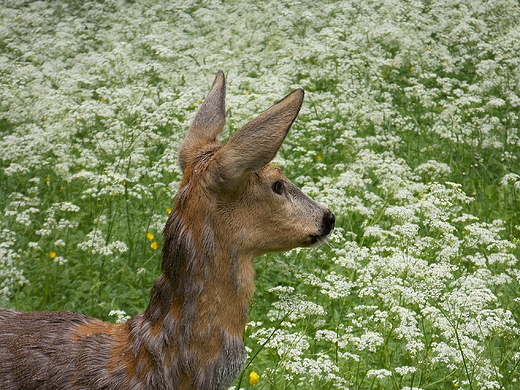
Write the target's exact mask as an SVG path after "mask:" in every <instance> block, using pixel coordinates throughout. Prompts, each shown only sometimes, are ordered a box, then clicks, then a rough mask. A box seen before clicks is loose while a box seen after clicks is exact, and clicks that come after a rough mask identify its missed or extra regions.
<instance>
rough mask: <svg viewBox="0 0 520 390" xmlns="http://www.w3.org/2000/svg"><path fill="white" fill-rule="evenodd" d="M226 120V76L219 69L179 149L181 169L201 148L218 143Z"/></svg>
mask: <svg viewBox="0 0 520 390" xmlns="http://www.w3.org/2000/svg"><path fill="white" fill-rule="evenodd" d="M225 121H226V78H225V76H224V72H222V71H221V70H220V71H219V72H218V73H217V75H216V76H215V81H213V85H212V86H211V90H210V91H209V93H208V96H206V100H204V102H203V103H202V104H201V106H200V108H199V110H198V111H197V114H196V115H195V119H194V120H193V122H192V124H191V127H190V129H189V130H188V133H187V134H186V138H185V139H184V142H183V143H182V146H181V149H180V151H179V163H180V165H181V168H182V170H183V171H184V169H185V168H186V166H187V165H188V162H189V161H190V160H191V159H193V158H194V157H195V156H196V155H197V154H198V152H199V151H200V149H201V148H204V147H205V146H207V145H210V144H214V143H219V141H218V137H219V135H220V134H221V133H222V130H223V129H224V124H225Z"/></svg>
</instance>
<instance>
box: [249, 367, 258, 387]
mask: <svg viewBox="0 0 520 390" xmlns="http://www.w3.org/2000/svg"><path fill="white" fill-rule="evenodd" d="M259 380H260V375H258V374H257V373H256V372H255V371H251V374H249V384H250V385H251V386H256V385H257V384H258V381H259Z"/></svg>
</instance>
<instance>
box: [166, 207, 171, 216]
mask: <svg viewBox="0 0 520 390" xmlns="http://www.w3.org/2000/svg"><path fill="white" fill-rule="evenodd" d="M166 213H167V214H168V215H170V214H171V213H172V208H171V207H166Z"/></svg>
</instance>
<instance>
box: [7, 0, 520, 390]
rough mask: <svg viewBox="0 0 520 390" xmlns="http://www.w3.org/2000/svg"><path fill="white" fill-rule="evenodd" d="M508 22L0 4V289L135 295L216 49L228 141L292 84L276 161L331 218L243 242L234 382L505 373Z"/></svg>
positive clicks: (509, 207) (71, 299)
mask: <svg viewBox="0 0 520 390" xmlns="http://www.w3.org/2000/svg"><path fill="white" fill-rule="evenodd" d="M519 22H520V4H519V3H518V1H514V0H453V1H446V0H409V1H408V0H388V1H376V0H363V1H360V0H344V1H328V0H325V1H314V0H301V1H297V0H294V1H292V0H278V1H273V0H260V1H253V0H247V1H244V0H221V1H216V0H215V1H211V0H208V1H201V0H176V1H166V0H134V1H131V0H127V1H124V0H104V1H102V0H99V1H92V2H89V1H80V0H69V1H65V0H56V1H52V2H51V1H48V2H46V1H29V0H4V1H2V3H1V5H0V209H1V212H0V306H3V307H10V308H16V309H19V310H70V311H76V312H81V313H84V314H87V315H91V316H96V317H98V318H101V319H104V320H108V321H116V320H119V321H121V320H124V318H125V317H126V316H130V315H133V314H135V313H138V312H140V311H142V310H144V308H145V307H146V305H147V302H148V296H149V290H150V288H151V286H152V284H153V281H154V280H155V278H156V277H157V276H158V275H159V272H160V258H161V255H160V251H161V245H162V242H161V240H162V236H161V231H162V228H163V226H164V223H165V221H166V219H167V217H168V212H169V211H170V210H171V209H170V208H171V207H172V201H171V199H172V197H173V196H174V194H175V192H176V188H177V186H178V184H179V181H180V178H181V171H180V168H179V167H178V165H177V151H178V148H179V144H180V142H181V141H182V139H183V137H184V134H185V132H186V130H187V128H188V126H189V124H190V121H191V119H192V118H193V116H194V113H195V111H196V110H197V108H198V106H199V105H200V103H201V100H203V99H204V96H205V94H206V93H207V92H208V90H209V87H210V85H211V82H212V80H213V77H214V75H215V74H216V72H217V71H218V70H219V69H222V70H223V71H224V72H225V73H226V75H227V79H228V94H227V118H228V119H227V123H226V129H225V134H224V138H227V137H228V136H229V135H230V134H231V133H233V132H234V131H235V130H236V129H237V128H239V127H240V126H241V125H242V124H244V123H246V122H247V121H248V120H250V119H251V118H253V117H254V116H255V115H257V114H259V113H260V112H262V111H263V110H265V109H266V108H268V107H269V106H270V105H272V104H273V103H274V102H276V101H277V100H279V99H280V98H282V97H283V96H285V94H287V93H289V92H290V91H291V90H293V89H295V88H298V87H302V88H304V89H305V91H306V98H305V101H304V105H303V108H302V110H301V112H300V115H299V117H298V119H297V120H296V122H295V124H294V125H293V127H292V130H291V132H290V133H289V136H288V137H287V139H286V141H285V143H284V146H283V147H282V150H281V151H280V154H279V156H278V157H277V158H276V160H275V164H277V165H279V166H281V167H283V169H284V172H285V174H286V175H287V176H288V177H289V178H290V179H291V180H292V181H294V182H295V183H296V184H297V185H298V186H300V187H301V188H302V189H303V190H304V191H305V192H307V193H308V194H309V195H311V196H312V197H314V198H315V199H317V200H319V201H320V202H321V203H323V204H325V205H327V207H329V208H330V209H331V210H332V211H333V212H334V213H335V214H336V217H337V228H336V229H335V230H334V232H333V235H332V236H331V238H330V239H329V242H328V244H325V245H322V246H321V247H319V248H311V249H295V250H292V251H290V252H287V253H282V254H272V255H267V256H263V257H261V258H259V259H257V260H256V264H255V267H256V272H257V291H256V293H255V297H254V300H253V302H252V307H251V311H250V319H251V322H250V324H249V325H248V327H247V329H246V340H245V341H246V345H247V347H248V353H249V359H248V363H247V366H246V368H245V369H244V372H243V374H242V376H241V378H239V379H238V380H237V382H236V383H235V385H234V387H233V388H235V389H248V388H253V385H255V386H256V388H258V389H392V390H393V389H395V390H412V389H414V390H418V389H425V390H426V389H434V390H435V389H518V388H520V297H519V296H520V285H519V279H520V264H519V260H518V259H519V255H520V251H519V239H520V161H519V157H520V24H519ZM250 383H251V384H250Z"/></svg>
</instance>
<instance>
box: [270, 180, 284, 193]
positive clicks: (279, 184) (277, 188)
mask: <svg viewBox="0 0 520 390" xmlns="http://www.w3.org/2000/svg"><path fill="white" fill-rule="evenodd" d="M284 185H285V183H284V181H283V180H282V179H280V180H276V181H275V182H274V183H273V186H272V189H273V191H274V192H276V193H277V194H278V195H282V193H283V188H284Z"/></svg>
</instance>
